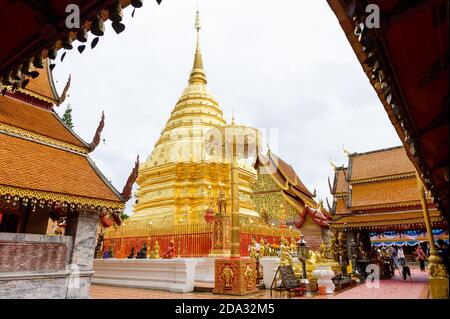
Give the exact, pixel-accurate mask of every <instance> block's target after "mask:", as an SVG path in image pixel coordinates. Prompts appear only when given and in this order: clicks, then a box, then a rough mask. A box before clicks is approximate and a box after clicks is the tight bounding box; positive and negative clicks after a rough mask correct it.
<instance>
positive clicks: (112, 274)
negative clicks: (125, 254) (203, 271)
mask: <svg viewBox="0 0 450 319" xmlns="http://www.w3.org/2000/svg"><path fill="white" fill-rule="evenodd" d="M198 262H199V258H174V259H94V271H95V274H94V276H93V277H92V283H93V284H97V285H108V286H120V287H130V288H145V289H157V290H167V291H173V292H191V291H194V284H195V279H196V266H197V264H198Z"/></svg>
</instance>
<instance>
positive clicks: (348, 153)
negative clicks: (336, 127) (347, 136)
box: [342, 144, 351, 157]
mask: <svg viewBox="0 0 450 319" xmlns="http://www.w3.org/2000/svg"><path fill="white" fill-rule="evenodd" d="M342 150H343V151H344V154H345V155H347V157H348V156H350V154H351V153H350V152H349V151H347V150H346V149H345V146H344V144H342Z"/></svg>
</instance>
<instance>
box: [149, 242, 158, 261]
mask: <svg viewBox="0 0 450 319" xmlns="http://www.w3.org/2000/svg"><path fill="white" fill-rule="evenodd" d="M149 258H151V259H159V258H161V257H160V256H159V243H158V241H155V246H153V250H152V251H151V253H150V257H149Z"/></svg>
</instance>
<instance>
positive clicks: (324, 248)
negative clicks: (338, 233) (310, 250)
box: [319, 240, 327, 258]
mask: <svg viewBox="0 0 450 319" xmlns="http://www.w3.org/2000/svg"><path fill="white" fill-rule="evenodd" d="M319 252H320V254H321V255H322V257H325V258H326V255H327V245H326V244H325V243H324V242H323V240H322V242H321V243H320V246H319Z"/></svg>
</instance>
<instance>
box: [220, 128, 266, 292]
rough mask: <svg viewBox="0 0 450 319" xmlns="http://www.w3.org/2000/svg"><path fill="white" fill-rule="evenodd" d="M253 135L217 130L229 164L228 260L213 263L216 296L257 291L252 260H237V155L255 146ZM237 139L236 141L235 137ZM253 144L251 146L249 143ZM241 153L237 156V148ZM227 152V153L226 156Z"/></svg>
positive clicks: (245, 130)
mask: <svg viewBox="0 0 450 319" xmlns="http://www.w3.org/2000/svg"><path fill="white" fill-rule="evenodd" d="M256 134H257V132H256V130H254V129H250V128H247V127H244V126H238V125H235V124H234V119H233V120H232V123H231V125H227V126H226V127H222V128H221V129H220V136H221V140H222V141H221V142H220V147H222V149H223V150H225V152H224V153H223V154H225V157H226V158H228V159H229V162H231V168H230V175H231V258H218V259H216V260H215V270H214V276H215V281H214V289H213V292H214V293H217V294H230V295H239V296H242V295H247V294H251V293H255V292H257V291H258V289H257V287H256V279H257V271H256V263H255V260H254V259H250V258H248V257H241V251H240V242H241V239H240V225H239V179H238V163H237V160H238V156H239V157H241V158H248V156H249V146H252V145H257V141H258V139H257V135H256ZM238 137H239V138H238ZM252 143H253V144H252ZM241 148H242V149H243V150H244V151H243V153H242V154H238V151H239V150H240V149H241ZM228 152H230V153H231V154H229V153H228Z"/></svg>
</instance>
